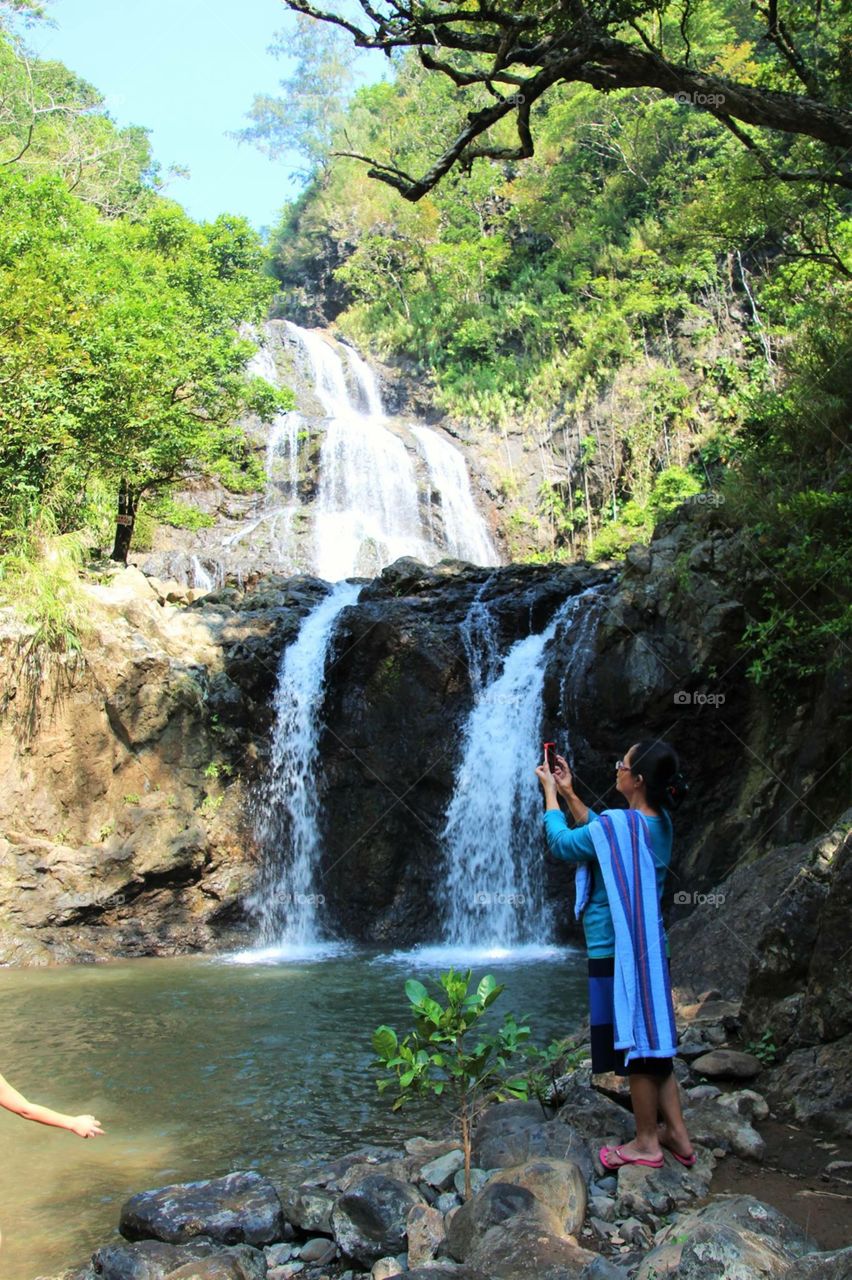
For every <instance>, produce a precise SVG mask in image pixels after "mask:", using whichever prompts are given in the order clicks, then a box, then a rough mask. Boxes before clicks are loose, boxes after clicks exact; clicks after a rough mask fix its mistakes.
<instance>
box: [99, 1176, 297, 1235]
mask: <svg viewBox="0 0 852 1280" xmlns="http://www.w3.org/2000/svg"><path fill="white" fill-rule="evenodd" d="M119 1229H120V1231H121V1234H122V1235H123V1236H125V1238H126V1239H128V1240H143V1239H146V1238H150V1237H153V1238H154V1239H156V1240H165V1241H168V1242H169V1243H171V1244H180V1243H183V1242H184V1241H186V1240H191V1239H192V1238H193V1236H209V1237H210V1238H211V1239H213V1240H218V1241H221V1242H222V1243H223V1244H237V1243H239V1242H245V1243H246V1244H253V1245H260V1244H269V1243H272V1242H273V1241H275V1240H280V1239H282V1238H283V1234H284V1214H283V1212H282V1208H281V1201H280V1200H279V1198H278V1193H277V1191H276V1190H275V1188H274V1187H273V1185H272V1183H271V1182H268V1181H267V1180H266V1178H263V1177H261V1175H260V1174H258V1173H253V1172H248V1173H229V1174H227V1175H226V1176H225V1177H224V1178H212V1179H210V1180H208V1181H204V1182H184V1183H175V1184H174V1185H172V1186H168V1187H160V1188H158V1189H157V1190H155V1191H141V1192H139V1193H138V1194H137V1195H135V1196H131V1198H130V1199H129V1200H127V1201H126V1202H125V1203H124V1205H123V1206H122V1209H121V1218H120V1223H119Z"/></svg>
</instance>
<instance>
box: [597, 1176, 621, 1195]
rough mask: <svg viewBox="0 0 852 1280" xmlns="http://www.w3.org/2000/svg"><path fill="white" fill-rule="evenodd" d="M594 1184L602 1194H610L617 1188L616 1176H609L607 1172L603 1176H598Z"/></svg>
mask: <svg viewBox="0 0 852 1280" xmlns="http://www.w3.org/2000/svg"><path fill="white" fill-rule="evenodd" d="M595 1186H596V1187H597V1189H598V1191H602V1192H603V1193H604V1195H607V1196H608V1195H611V1194H613V1193H614V1192H616V1191H617V1190H618V1178H616V1177H611V1176H610V1175H609V1174H607V1176H606V1177H605V1178H598V1180H597V1182H596V1183H595Z"/></svg>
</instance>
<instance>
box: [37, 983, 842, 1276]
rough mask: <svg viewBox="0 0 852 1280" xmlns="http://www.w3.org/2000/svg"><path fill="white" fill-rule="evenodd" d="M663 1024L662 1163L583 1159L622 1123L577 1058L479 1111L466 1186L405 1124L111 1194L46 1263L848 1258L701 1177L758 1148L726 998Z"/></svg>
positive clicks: (523, 1268) (760, 1106) (100, 1266)
mask: <svg viewBox="0 0 852 1280" xmlns="http://www.w3.org/2000/svg"><path fill="white" fill-rule="evenodd" d="M678 1025H679V1055H678V1058H677V1059H676V1072H677V1076H678V1079H679V1081H680V1083H681V1086H682V1089H683V1090H684V1103H685V1108H684V1110H685V1117H686V1120H687V1125H688V1127H689V1129H690V1132H691V1134H692V1137H693V1141H694V1144H695V1148H696V1153H697V1156H698V1159H697V1161H696V1164H695V1165H694V1166H693V1167H692V1168H690V1169H685V1168H683V1167H682V1166H681V1165H680V1164H679V1163H677V1162H676V1161H675V1159H674V1157H673V1156H671V1155H670V1154H666V1157H665V1163H664V1166H663V1167H662V1168H661V1169H653V1168H649V1167H642V1166H638V1165H626V1166H623V1167H622V1168H620V1169H619V1170H618V1172H617V1174H614V1173H610V1172H608V1171H607V1170H606V1169H604V1168H602V1166H601V1164H600V1161H599V1159H598V1155H597V1152H598V1149H599V1147H600V1146H601V1145H602V1144H603V1143H608V1144H617V1143H620V1142H623V1141H626V1140H627V1139H628V1138H629V1136H630V1134H631V1132H632V1119H631V1116H630V1114H629V1111H628V1109H627V1105H626V1103H627V1096H628V1095H627V1090H626V1087H625V1084H624V1082H623V1081H621V1080H619V1079H618V1078H617V1077H596V1078H594V1080H593V1079H592V1077H591V1074H590V1069H589V1064H588V1062H587V1061H582V1060H581V1061H580V1065H579V1066H575V1067H574V1068H573V1069H572V1070H571V1071H569V1072H568V1073H566V1074H564V1075H562V1076H560V1077H559V1078H558V1079H557V1080H556V1082H555V1083H554V1086H553V1089H552V1091H551V1097H550V1104H549V1105H548V1106H546V1107H545V1106H542V1105H541V1104H540V1103H538V1102H503V1103H496V1104H494V1105H492V1106H490V1107H489V1108H488V1109H487V1110H486V1111H485V1112H484V1113H483V1114H482V1116H481V1118H480V1121H479V1123H478V1125H477V1128H476V1132H475V1135H474V1143H473V1161H474V1169H473V1173H472V1186H473V1194H472V1196H471V1198H470V1199H469V1200H467V1201H465V1200H464V1198H463V1191H464V1180H463V1179H464V1172H463V1167H462V1166H463V1157H462V1152H461V1149H460V1144H459V1142H458V1140H457V1138H456V1137H454V1136H452V1135H448V1136H440V1137H437V1138H430V1137H423V1136H415V1137H412V1138H409V1139H408V1140H407V1141H406V1142H405V1144H404V1147H403V1148H400V1149H392V1148H385V1147H377V1146H367V1147H361V1148H359V1149H357V1150H355V1151H352V1152H350V1153H349V1154H347V1155H345V1156H343V1157H341V1158H339V1159H336V1160H334V1161H331V1162H326V1163H323V1164H321V1165H318V1166H317V1167H316V1168H315V1169H314V1170H313V1172H312V1173H311V1174H310V1175H309V1176H307V1177H305V1178H304V1179H303V1180H302V1181H301V1182H298V1183H293V1184H291V1185H287V1186H276V1185H274V1184H273V1183H272V1182H271V1181H270V1180H269V1179H267V1178H265V1177H264V1176H262V1175H261V1174H260V1173H258V1172H254V1171H242V1172H234V1173H230V1174H228V1175H226V1176H225V1177H220V1178H215V1179H211V1180H209V1181H204V1182H191V1183H185V1184H176V1185H172V1186H168V1187H163V1188H159V1189H156V1190H151V1191H142V1192H140V1193H138V1194H136V1195H134V1196H132V1197H131V1198H130V1199H129V1200H128V1201H127V1202H126V1203H125V1205H124V1206H123V1208H122V1210H121V1217H120V1224H119V1230H120V1234H121V1239H120V1240H114V1241H111V1242H109V1243H106V1244H104V1245H103V1246H101V1247H100V1248H99V1249H97V1250H96V1251H95V1253H94V1254H93V1255H92V1258H91V1260H90V1261H89V1262H88V1263H86V1264H84V1265H83V1266H79V1267H76V1268H74V1269H72V1270H70V1271H66V1272H65V1273H63V1275H62V1276H61V1277H55V1278H54V1280H294V1278H295V1277H297V1276H298V1277H299V1280H358V1278H360V1277H365V1278H366V1277H370V1280H389V1277H391V1276H394V1275H397V1274H404V1275H405V1276H407V1277H409V1278H410V1280H526V1278H527V1277H529V1276H536V1277H543V1278H544V1280H661V1278H662V1277H671V1278H672V1280H775V1278H776V1277H777V1278H778V1280H780V1278H781V1277H783V1278H784V1280H843V1278H844V1277H848V1276H850V1275H852V1247H840V1248H831V1249H827V1248H824V1247H821V1244H820V1242H819V1239H818V1237H817V1238H815V1235H817V1233H815V1234H814V1235H812V1234H810V1233H809V1231H807V1230H805V1228H804V1226H803V1225H801V1224H800V1223H797V1222H796V1221H794V1220H793V1219H792V1218H791V1217H788V1216H786V1215H785V1214H784V1213H781V1212H780V1211H779V1210H778V1209H777V1208H776V1207H773V1205H772V1204H771V1203H767V1202H764V1201H761V1200H760V1199H758V1198H756V1197H755V1196H754V1195H751V1194H743V1193H739V1194H724V1193H722V1194H720V1193H719V1192H718V1191H716V1192H714V1187H713V1183H714V1170H716V1169H717V1168H718V1167H719V1166H720V1162H724V1161H726V1160H728V1159H732V1158H739V1159H740V1160H744V1161H746V1162H749V1163H750V1165H751V1166H752V1167H753V1168H754V1169H755V1172H756V1171H757V1169H758V1168H759V1166H760V1162H761V1161H762V1160H763V1159H764V1156H765V1143H764V1140H763V1138H762V1136H761V1134H760V1131H759V1126H760V1124H761V1122H762V1121H764V1120H765V1119H766V1118H767V1117H768V1116H769V1115H770V1105H769V1103H768V1101H767V1099H766V1097H764V1095H763V1094H762V1093H761V1092H759V1091H758V1089H757V1088H755V1087H753V1086H754V1084H755V1081H756V1080H757V1081H758V1082H759V1080H760V1077H761V1075H762V1073H763V1072H764V1070H765V1068H764V1064H763V1063H762V1062H761V1061H760V1059H759V1058H757V1057H756V1056H755V1055H753V1054H750V1053H747V1052H743V1051H742V1050H740V1049H736V1048H732V1047H731V1045H730V1043H729V1042H730V1041H732V1040H734V1039H735V1036H736V1031H737V1029H738V1027H739V1025H740V1024H739V1009H738V1006H737V1005H736V1004H735V1003H732V1002H730V1001H724V1000H722V999H720V998H719V995H718V992H706V993H702V995H701V997H699V998H698V999H697V1000H696V1001H693V1002H692V1003H691V1004H684V1003H682V1002H681V1003H680V1004H679V1006H678ZM572 1058H574V1059H575V1058H576V1055H572ZM820 1145H821V1147H822V1148H823V1149H824V1150H825V1151H827V1152H831V1151H835V1152H836V1151H837V1150H840V1147H839V1146H838V1144H837V1143H821V1144H820ZM823 1177H824V1178H834V1179H836V1180H837V1182H836V1185H837V1186H838V1187H840V1188H843V1187H848V1186H849V1181H850V1179H852V1162H850V1161H848V1160H847V1161H844V1160H833V1161H832V1160H827V1163H826V1166H825V1172H824V1174H823ZM825 1194H826V1195H828V1196H834V1197H835V1198H836V1199H839V1200H843V1199H848V1197H844V1195H843V1193H842V1191H840V1192H833V1191H831V1190H827V1191H826V1192H825ZM841 1212H842V1210H841ZM39 1280H47V1278H46V1277H40V1278H39Z"/></svg>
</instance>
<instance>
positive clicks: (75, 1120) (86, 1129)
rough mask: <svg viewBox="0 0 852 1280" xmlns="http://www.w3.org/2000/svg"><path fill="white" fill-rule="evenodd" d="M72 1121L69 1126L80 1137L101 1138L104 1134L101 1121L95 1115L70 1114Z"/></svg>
mask: <svg viewBox="0 0 852 1280" xmlns="http://www.w3.org/2000/svg"><path fill="white" fill-rule="evenodd" d="M68 1118H69V1120H70V1121H71V1123H70V1124H69V1126H68V1128H69V1129H70V1130H71V1132H72V1133H76V1135H77V1137H78V1138H99V1137H100V1136H101V1135H102V1134H103V1129H102V1128H101V1126H100V1123H99V1122H98V1121H97V1120H96V1119H95V1117H94V1116H69V1117H68Z"/></svg>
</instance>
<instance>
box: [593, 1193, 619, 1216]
mask: <svg viewBox="0 0 852 1280" xmlns="http://www.w3.org/2000/svg"><path fill="white" fill-rule="evenodd" d="M589 1209H590V1210H591V1212H592V1213H593V1214H594V1216H595V1217H596V1218H602V1219H603V1221H604V1222H612V1220H613V1219H614V1217H615V1200H614V1199H613V1198H612V1196H592V1198H591V1200H590V1201H589Z"/></svg>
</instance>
